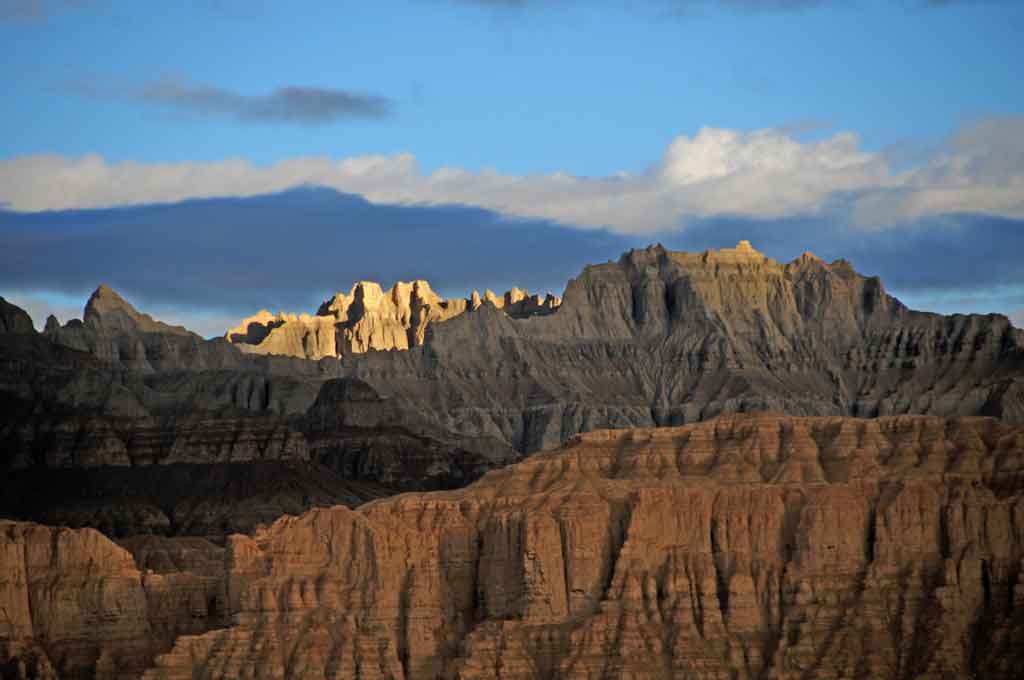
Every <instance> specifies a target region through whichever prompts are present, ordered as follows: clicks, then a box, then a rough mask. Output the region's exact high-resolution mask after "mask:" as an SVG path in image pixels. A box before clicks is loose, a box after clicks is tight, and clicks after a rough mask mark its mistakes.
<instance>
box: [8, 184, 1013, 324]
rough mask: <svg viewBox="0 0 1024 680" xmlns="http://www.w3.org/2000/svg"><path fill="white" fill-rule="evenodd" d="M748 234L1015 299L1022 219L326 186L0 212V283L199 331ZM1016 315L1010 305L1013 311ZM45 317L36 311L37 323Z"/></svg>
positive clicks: (1008, 302)
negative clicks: (125, 304) (371, 283)
mask: <svg viewBox="0 0 1024 680" xmlns="http://www.w3.org/2000/svg"><path fill="white" fill-rule="evenodd" d="M744 238H746V239H750V240H751V241H752V242H753V243H754V245H755V247H757V248H758V249H759V250H761V251H762V252H765V253H766V254H768V255H770V256H772V257H774V258H776V259H778V260H780V261H788V260H790V259H792V258H794V257H796V256H797V255H799V254H800V253H801V252H803V251H805V250H811V251H813V252H815V253H817V254H818V255H820V256H821V257H823V258H825V259H826V260H830V261H831V260H833V259H836V258H840V257H843V258H847V259H849V260H851V261H852V262H853V264H854V266H855V267H856V268H857V269H858V270H859V271H861V272H863V273H865V274H868V275H876V274H877V275H880V276H881V277H882V278H883V280H884V281H885V283H886V284H887V286H888V287H889V289H890V291H891V292H893V293H895V294H896V295H897V296H899V297H900V298H901V299H903V300H904V302H906V303H908V304H910V305H911V306H913V307H923V308H927V309H933V310H936V311H941V312H944V313H951V312H986V313H987V312H1002V313H1007V314H1012V313H1015V312H1016V311H1017V310H1021V309H1022V308H1024V263H1022V261H1021V258H1020V253H1022V252H1024V220H1021V219H1016V220H1014V219H1008V218H998V217H990V216H979V215H956V216H942V217H939V218H925V219H921V220H917V221H915V222H913V223H908V224H906V225H904V226H903V227H902V231H901V232H900V233H899V234H893V233H892V232H890V231H888V230H867V231H865V230H863V229H861V228H857V227H854V226H851V225H849V224H845V223H842V222H830V221H825V220H821V219H819V218H807V217H782V218H775V219H759V218H748V217H712V218H701V219H697V220H694V221H692V222H691V223H690V224H689V226H688V228H687V229H685V230H683V231H674V232H667V233H659V234H655V235H625V234H614V233H611V232H608V231H603V230H580V229H576V228H572V227H567V226H563V225H559V224H557V223H553V222H550V221H545V220H530V219H510V218H508V217H505V216H503V215H501V214H498V213H495V212H493V211H489V210H484V209H480V208H472V207H466V206H451V205H449V206H424V205H404V206H400V205H378V204H373V203H370V202H368V201H366V200H365V199H363V198H361V197H359V196H353V195H347V194H341V193H338V192H335V191H332V190H329V189H324V188H319V189H314V188H303V189H295V190H291V191H287V192H283V193H278V194H270V195H264V196H257V197H251V198H222V199H203V200H192V201H186V202H183V203H177V204H168V205H146V206H135V207H122V208H113V209H96V210H72V211H59V212H42V213H15V212H4V211H0V252H2V253H3V262H4V266H3V267H0V295H4V296H5V297H7V298H8V299H11V300H12V301H14V302H15V303H19V302H24V303H25V304H28V305H29V306H30V307H31V308H32V309H33V311H35V312H36V313H37V314H42V313H44V312H45V311H46V309H47V306H49V307H51V308H55V309H56V310H57V312H58V314H63V315H64V316H63V317H62V318H64V319H66V318H67V315H68V312H67V310H68V309H69V308H71V309H73V308H74V307H75V306H79V311H78V312H77V313H76V315H80V314H81V312H80V305H81V304H83V303H84V301H85V299H86V297H87V296H88V293H89V292H90V291H91V290H92V289H93V288H95V287H96V286H97V285H98V284H99V283H101V282H106V283H108V284H110V285H112V286H114V287H115V288H116V289H118V290H119V291H121V292H122V293H123V294H125V295H126V296H127V297H128V299H130V300H131V301H132V302H134V303H137V304H138V305H139V306H140V307H141V308H142V309H143V310H145V311H148V312H150V313H152V314H154V315H155V316H157V317H158V318H162V319H165V320H168V321H173V322H176V323H183V324H184V325H186V326H189V327H191V328H195V329H198V330H200V331H202V332H204V333H208V334H217V333H221V332H223V331H224V330H225V329H226V328H227V327H228V326H229V324H230V322H231V321H233V320H237V319H238V318H241V317H242V316H245V315H248V314H251V313H253V312H255V311H256V310H257V309H260V308H263V307H267V308H270V309H272V310H274V311H279V310H288V311H311V310H313V309H315V308H316V306H317V305H318V304H319V302H320V301H321V300H323V299H324V298H326V297H328V296H329V295H330V294H332V293H333V292H334V291H336V290H339V289H344V290H347V289H348V288H349V286H350V285H351V284H352V282H353V281H355V280H359V279H371V280H377V281H381V282H382V283H384V284H385V285H390V283H392V282H393V281H395V280H410V279H416V278H425V279H428V280H430V281H431V283H432V284H433V285H434V287H435V289H437V290H439V291H441V292H443V293H444V294H447V295H466V294H467V293H468V292H469V291H470V290H472V289H473V288H478V289H482V288H485V287H490V288H492V289H495V290H504V289H507V288H508V287H510V286H512V285H518V286H520V287H526V288H529V289H531V290H533V291H539V292H542V293H543V292H546V291H549V290H550V291H552V292H555V293H561V292H562V291H563V289H564V286H565V284H566V282H567V281H568V279H569V278H571V277H573V276H576V275H577V274H578V273H579V272H580V271H581V269H582V268H583V267H584V266H585V265H587V264H593V263H599V262H604V261H607V260H608V259H614V258H617V257H618V256H619V254H621V253H622V252H623V251H625V250H628V249H629V248H632V247H644V246H646V245H648V244H649V243H651V242H652V241H661V242H662V243H663V244H664V245H665V246H666V247H669V248H672V249H677V250H691V251H699V250H703V249H706V248H720V247H723V246H732V245H734V244H735V243H736V242H737V241H738V240H740V239H744ZM1018 319H1019V317H1018ZM43 320H44V319H42V318H36V319H35V321H36V323H37V325H41V324H42V322H43Z"/></svg>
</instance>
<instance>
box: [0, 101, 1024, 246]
mask: <svg viewBox="0 0 1024 680" xmlns="http://www.w3.org/2000/svg"><path fill="white" fill-rule="evenodd" d="M301 185H317V186H324V187H330V188H333V189H336V190H338V191H342V192H346V193H351V194H358V195H360V196H363V197H365V198H366V199H367V200H369V201H371V202H374V203H380V204H412V205H447V204H462V205H469V206H476V207H480V208H485V209H488V210H493V211H496V212H500V213H503V214H508V215H514V216H519V217H528V218H534V219H543V220H550V221H555V222H559V223H562V224H566V225H572V226H576V227H581V228H608V229H610V230H612V231H614V232H616V233H621V234H651V233H656V232H659V231H665V230H673V229H681V228H685V227H686V225H687V224H690V223H692V222H694V221H696V220H701V219H708V218H713V217H724V216H732V217H746V218H754V219H779V218H784V217H807V216H816V217H821V218H827V219H829V220H833V221H842V222H844V223H850V224H855V225H858V226H860V227H861V228H864V229H877V228H883V227H888V226H891V225H895V224H903V223H909V222H913V221H915V220H920V219H923V218H927V217H934V216H939V215H946V214H955V213H965V214H987V215H993V216H1000V217H1006V218H1012V219H1019V218H1024V118H1001V119H989V120H985V121H982V122H980V123H977V124H974V125H972V126H969V127H965V128H964V129H962V130H960V131H959V132H958V133H957V134H956V135H954V136H953V137H951V138H950V139H949V140H947V142H946V143H944V144H943V145H942V146H941V147H940V148H938V149H937V150H935V151H934V152H933V153H931V154H930V155H929V156H928V157H927V158H924V159H923V160H921V161H920V162H918V163H917V164H916V165H915V166H914V167H910V168H901V167H897V166H895V165H894V164H893V163H892V162H891V161H890V160H889V159H888V157H887V156H886V155H885V154H883V153H880V152H876V151H868V150H865V149H862V148H861V147H860V143H859V140H858V137H857V135H855V134H853V133H850V132H838V133H835V134H833V135H831V136H828V137H826V138H824V139H820V140H817V141H800V140H799V139H797V138H796V137H795V136H793V135H792V134H790V133H789V132H787V131H785V130H779V129H767V130H759V131H754V132H743V131H737V130H728V129H721V128H704V129H702V130H700V131H699V132H697V133H696V134H694V135H693V136H687V135H680V136H678V137H677V138H675V139H674V140H673V141H672V142H671V143H670V144H669V145H668V147H667V148H666V150H665V152H664V154H663V156H662V158H661V159H660V160H659V161H657V162H655V163H654V164H652V165H651V166H650V167H649V168H648V169H647V170H646V171H644V172H641V173H628V172H620V173H617V174H615V175H612V176H607V177H597V178H590V177H578V176H574V175H570V174H568V173H564V172H556V173H552V174H543V175H541V174H537V175H510V174H503V173H500V172H498V171H496V170H485V171H482V172H471V171H468V170H465V169H461V168H454V167H443V168H439V169H437V170H435V171H433V172H429V173H425V172H423V171H422V170H421V169H420V167H419V164H418V162H417V160H416V158H415V157H414V156H412V155H411V154H399V155H394V156H358V157H351V158H345V159H340V160H336V159H330V158H296V159H291V160H285V161H281V162H278V163H275V164H273V165H268V166H258V165H254V164H252V163H250V162H248V161H246V160H243V159H229V160H223V161H216V162H201V163H200V162H183V163H135V162H130V161H126V162H121V163H110V162H107V161H106V160H104V159H103V158H102V157H100V156H96V155H89V156H83V157H79V158H69V157H64V156H53V155H39V156H25V157H19V158H14V159H10V160H6V161H0V204H3V203H6V204H7V207H8V208H10V209H12V210H19V211H41V210H63V209H73V208H92V207H107V206H117V205H135V204H147V203H161V202H175V201H181V200H185V199H190V198H204V197H215V196H236V197H242V196H254V195H260V194H266V193H272V192H278V191H283V190H285V189H288V188H291V187H296V186H301Z"/></svg>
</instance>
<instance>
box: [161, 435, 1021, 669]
mask: <svg viewBox="0 0 1024 680" xmlns="http://www.w3.org/2000/svg"><path fill="white" fill-rule="evenodd" d="M1022 492H1024V429H1021V427H1019V426H1016V427H1015V426H1010V425H1007V424H1005V423H1000V422H999V421H996V420H994V419H986V418H973V419H956V420H947V419H942V418H937V417H886V418H879V419H877V420H858V419H849V418H838V417H824V418H791V417H785V416H775V415H756V416H723V417H721V418H719V419H716V420H712V421H709V422H705V423H700V424H696V425H689V426H685V427H679V428H663V429H657V430H630V431H602V432H594V433H589V434H584V435H580V436H579V437H577V438H575V439H574V440H573V441H572V442H571V443H570V444H569V446H567V447H566V448H565V449H563V450H559V451H554V452H548V453H539V454H536V455H534V456H533V457H531V458H530V459H528V460H526V461H524V462H522V463H519V464H516V465H513V466H510V467H507V468H505V469H502V470H499V471H495V472H491V473H489V474H488V475H486V476H485V477H484V478H482V479H481V480H480V481H478V482H476V483H475V484H473V485H472V486H470V487H468V488H465V489H462V490H458V491H449V492H437V493H430V494H404V495H402V496H398V497H395V498H392V499H387V500H379V501H374V502H371V503H369V504H367V505H364V506H362V507H360V508H359V509H358V510H355V511H353V510H350V509H347V508H343V507H337V508H330V509H316V510H313V511H310V512H308V513H306V514H305V515H302V516H300V517H285V518H282V519H281V520H279V521H277V522H275V523H274V524H273V525H271V526H269V527H265V528H262V529H259V530H257V531H255V532H254V533H252V534H251V535H247V536H243V535H237V536H232V537H231V539H230V541H229V542H228V545H227V555H226V558H225V564H226V574H225V579H226V588H225V593H226V614H227V616H229V617H230V625H229V626H228V627H226V628H224V629H220V630H214V631H211V632H208V633H205V634H203V635H199V636H185V637H181V638H179V639H178V641H177V642H176V644H175V645H174V648H173V650H171V651H170V652H169V653H167V654H162V655H160V656H159V657H157V659H156V664H155V668H153V669H151V670H150V671H148V672H147V673H146V674H145V677H146V678H149V679H151V680H156V679H160V678H165V679H167V678H176V679H177V678H233V677H261V678H313V677H316V678H352V677H362V678H436V677H441V678H460V679H462V680H466V679H468V678H607V677H629V678H638V679H639V678H665V677H678V678H741V679H748V678H749V679H752V678H787V679H788V678H793V679H796V678H809V677H814V678H840V677H843V678H950V679H951V678H963V677H985V678H1015V677H1018V675H1019V668H1020V664H1021V663H1022V662H1024V646H1022V645H1021V643H1022V642H1024V583H1022V579H1021V577H1022V573H1024V572H1022V558H1024V496H1022Z"/></svg>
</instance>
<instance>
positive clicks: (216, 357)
mask: <svg viewBox="0 0 1024 680" xmlns="http://www.w3.org/2000/svg"><path fill="white" fill-rule="evenodd" d="M51 319H52V317H51ZM43 332H44V334H45V335H46V336H47V337H49V338H50V339H51V340H52V341H53V342H54V343H56V344H59V345H63V346H65V347H70V348H72V349H77V350H81V351H83V352H88V353H89V354H92V355H93V356H96V357H97V358H99V359H101V360H103V361H105V362H108V363H110V364H113V365H115V366H118V367H124V368H127V369H130V370H133V371H140V372H146V373H152V372H159V371H175V370H183V369H191V370H203V369H220V368H234V367H239V366H240V365H241V362H240V361H239V359H238V357H237V352H233V351H231V349H230V347H228V346H227V343H225V342H208V341H206V340H203V338H201V337H200V336H198V335H196V334H195V333H193V332H191V331H189V330H187V329H186V328H184V327H182V326H171V325H168V324H165V323H163V322H160V321H156V320H154V319H153V318H152V317H151V316H149V315H148V314H142V313H140V312H139V311H138V310H136V309H135V308H134V307H133V306H132V305H131V304H130V303H128V302H127V301H126V300H125V299H124V298H122V297H121V296H120V295H118V294H117V293H116V292H115V291H114V290H112V289H111V288H110V287H109V286H106V285H101V286H100V287H99V288H97V289H96V291H95V292H93V294H92V296H90V298H89V300H88V302H86V305H85V313H84V315H83V319H82V320H81V321H79V320H77V319H74V320H72V321H69V322H68V323H67V324H66V325H64V326H61V325H60V324H58V323H56V320H55V319H53V320H50V319H48V320H47V323H46V327H45V329H44V331H43Z"/></svg>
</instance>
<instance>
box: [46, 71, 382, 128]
mask: <svg viewBox="0 0 1024 680" xmlns="http://www.w3.org/2000/svg"><path fill="white" fill-rule="evenodd" d="M63 88H64V89H65V90H66V91H68V92H72V93H74V94H78V95H81V96H85V97H89V98H92V99H115V98H116V99H121V98H124V99H131V100H134V101H138V102H142V103H144V104H148V105H153V106H159V107H161V108H164V109H167V110H171V111H176V112H179V113H183V114H187V115H191V116H200V117H226V118H234V119H235V120H238V121H241V122H244V123H296V124H301V125H323V124H326V123H333V122H335V121H338V120H344V119H351V118H364V119H365V118H368V119H375V118H387V117H389V116H391V115H393V113H394V110H395V103H394V102H393V101H392V100H391V99H388V98H387V97H381V96H378V95H373V94H364V93H360V92H352V91H349V90H342V89H336V88H322V87H306V86H300V85H287V86H284V87H279V88H277V89H275V90H273V91H272V92H270V93H269V94H264V95H245V94H240V93H238V92H232V91H231V90H226V89H224V88H221V87H216V86H213V85H205V84H202V83H193V82H190V81H187V80H180V79H173V78H164V79H160V80H154V81H152V82H149V83H146V84H144V85H142V86H137V87H136V86H125V85H111V84H109V83H106V82H102V81H99V80H96V79H77V80H69V81H66V82H65V83H63Z"/></svg>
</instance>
